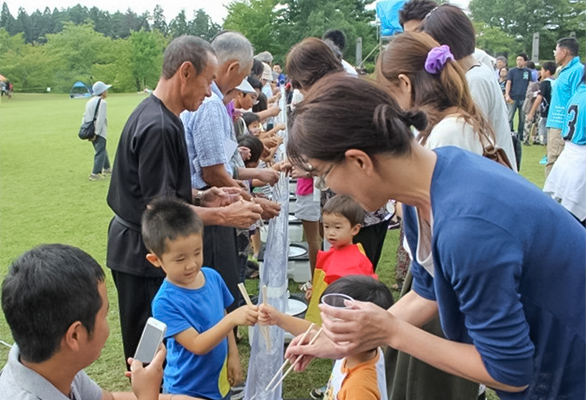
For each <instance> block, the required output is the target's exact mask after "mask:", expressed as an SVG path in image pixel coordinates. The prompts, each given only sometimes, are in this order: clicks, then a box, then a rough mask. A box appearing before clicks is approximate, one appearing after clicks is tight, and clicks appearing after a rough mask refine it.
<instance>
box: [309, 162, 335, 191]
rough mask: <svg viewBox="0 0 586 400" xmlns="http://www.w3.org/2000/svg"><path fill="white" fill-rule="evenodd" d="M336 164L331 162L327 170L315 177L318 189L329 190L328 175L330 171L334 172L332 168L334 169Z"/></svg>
mask: <svg viewBox="0 0 586 400" xmlns="http://www.w3.org/2000/svg"><path fill="white" fill-rule="evenodd" d="M335 165H336V164H334V163H331V164H330V166H329V167H328V169H326V170H325V172H324V173H323V174H321V175H318V176H316V179H315V184H314V186H315V188H316V189H318V190H322V191H324V190H328V184H327V182H326V178H327V177H328V175H329V173H330V172H332V169H334V166H335Z"/></svg>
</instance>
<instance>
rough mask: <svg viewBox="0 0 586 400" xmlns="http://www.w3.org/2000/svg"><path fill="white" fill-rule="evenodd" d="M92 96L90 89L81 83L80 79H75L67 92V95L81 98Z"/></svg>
mask: <svg viewBox="0 0 586 400" xmlns="http://www.w3.org/2000/svg"><path fill="white" fill-rule="evenodd" d="M91 96H92V89H91V88H90V87H89V86H88V85H86V84H85V83H83V82H82V81H77V82H75V83H74V84H73V86H72V87H71V91H70V92H69V97H71V98H72V99H73V98H83V97H91Z"/></svg>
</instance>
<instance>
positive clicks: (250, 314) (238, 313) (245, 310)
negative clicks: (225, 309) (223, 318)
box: [228, 305, 258, 326]
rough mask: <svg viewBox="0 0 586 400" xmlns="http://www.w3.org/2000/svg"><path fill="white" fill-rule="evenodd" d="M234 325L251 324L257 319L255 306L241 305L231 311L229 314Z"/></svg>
mask: <svg viewBox="0 0 586 400" xmlns="http://www.w3.org/2000/svg"><path fill="white" fill-rule="evenodd" d="M228 315H230V317H231V319H232V324H233V325H234V326H238V325H247V326H252V325H254V324H256V321H258V307H257V306H248V305H246V306H242V307H239V308H237V309H236V310H234V311H232V312H231V313H230V314H228Z"/></svg>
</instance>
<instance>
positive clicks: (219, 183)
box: [201, 164, 240, 187]
mask: <svg viewBox="0 0 586 400" xmlns="http://www.w3.org/2000/svg"><path fill="white" fill-rule="evenodd" d="M201 175H202V178H203V180H204V181H205V182H206V183H207V184H208V185H209V186H216V187H228V186H232V187H240V185H238V182H236V180H235V179H234V178H232V177H231V176H230V175H229V174H228V172H227V171H226V169H225V168H224V164H216V165H212V166H209V167H202V168H201Z"/></svg>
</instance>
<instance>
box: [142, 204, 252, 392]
mask: <svg viewBox="0 0 586 400" xmlns="http://www.w3.org/2000/svg"><path fill="white" fill-rule="evenodd" d="M142 234H143V238H144V243H145V245H146V247H147V249H148V250H149V254H148V255H147V259H148V260H149V261H150V262H151V263H152V264H153V265H154V266H155V267H158V268H162V269H163V271H165V274H166V278H165V280H164V282H163V284H162V285H161V288H160V289H159V291H158V293H157V295H156V296H155V298H154V299H153V303H152V311H153V317H155V318H156V319H158V320H160V321H162V322H164V323H165V324H167V333H166V338H167V348H168V353H167V365H166V366H165V372H164V384H163V389H164V391H165V392H166V393H172V394H189V395H191V396H196V397H202V398H205V399H210V400H220V399H224V398H225V397H226V395H227V394H228V392H229V391H230V386H235V385H236V384H238V383H239V382H240V381H241V380H242V369H241V366H240V360H239V355H238V348H237V347H236V341H235V338H234V332H233V329H234V328H235V327H236V326H238V325H254V324H255V323H256V320H257V318H258V309H257V307H256V306H255V307H252V306H250V307H249V306H243V307H240V308H237V309H236V310H234V311H232V312H231V313H229V314H226V312H225V309H226V307H228V306H229V305H230V304H232V302H233V301H234V298H233V297H232V296H231V295H230V292H229V291H228V288H227V287H226V284H225V283H224V281H223V280H222V278H221V276H220V275H219V274H218V273H217V272H216V271H215V270H213V269H211V268H207V267H202V262H203V250H202V249H203V242H202V234H203V224H202V222H201V220H200V219H199V217H198V216H197V214H195V213H194V212H193V211H192V209H191V208H190V207H189V206H188V205H187V204H185V203H183V202H182V201H180V200H177V199H170V198H167V199H159V200H155V201H154V202H152V203H151V204H150V205H149V206H148V207H147V209H146V211H145V212H144V214H143V217H142Z"/></svg>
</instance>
